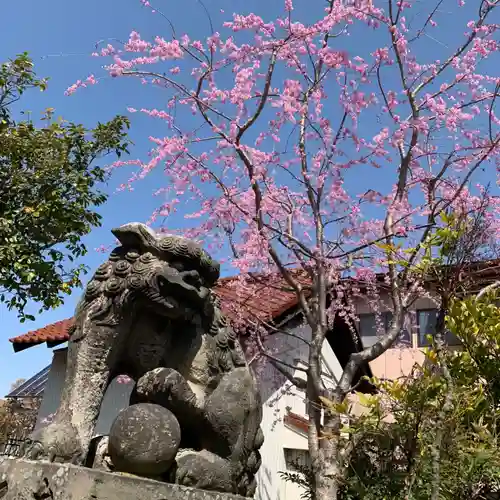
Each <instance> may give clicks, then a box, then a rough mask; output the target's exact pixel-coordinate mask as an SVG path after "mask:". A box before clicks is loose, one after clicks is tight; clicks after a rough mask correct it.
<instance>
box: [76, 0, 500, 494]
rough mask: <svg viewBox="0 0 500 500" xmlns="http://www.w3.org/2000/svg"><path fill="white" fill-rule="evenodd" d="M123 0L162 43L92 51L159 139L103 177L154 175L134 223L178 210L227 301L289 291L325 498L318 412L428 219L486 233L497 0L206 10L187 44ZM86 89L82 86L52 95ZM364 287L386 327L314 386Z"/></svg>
mask: <svg viewBox="0 0 500 500" xmlns="http://www.w3.org/2000/svg"><path fill="white" fill-rule="evenodd" d="M141 1H142V4H143V5H144V7H145V8H149V9H152V10H153V11H154V12H155V14H156V15H161V16H163V17H164V18H165V21H166V22H165V26H166V30H165V33H162V34H158V36H156V37H155V38H154V39H152V40H150V39H147V38H145V37H142V36H141V35H140V34H139V33H137V32H136V31H132V32H131V34H130V37H129V40H128V41H127V42H126V43H124V44H123V45H121V46H118V45H117V44H116V43H114V45H112V44H107V45H100V46H98V47H97V49H96V52H95V53H94V54H93V55H94V56H96V57H103V58H109V59H110V60H109V63H108V64H107V66H105V70H106V71H107V73H108V74H109V75H111V76H112V77H114V78H116V79H120V78H124V77H128V78H131V77H132V78H137V79H138V80H139V81H140V82H141V83H142V84H144V85H146V86H154V87H159V88H161V89H162V90H163V91H164V97H163V102H166V103H167V104H166V107H165V109H146V108H141V106H140V102H138V97H137V96H134V101H136V99H137V102H131V104H130V106H131V107H130V108H129V112H131V113H145V114H147V115H149V116H151V117H153V118H155V119H157V120H161V122H162V123H163V125H164V126H166V127H167V128H168V133H167V134H166V135H165V136H159V137H150V141H151V143H152V148H151V152H150V156H149V158H148V159H138V160H133V161H130V160H129V161H120V162H116V163H115V164H114V165H113V168H130V167H135V169H136V170H135V172H134V173H133V174H132V176H131V178H130V181H129V183H126V184H124V185H123V186H122V188H123V189H127V188H129V187H131V186H132V185H133V183H134V182H136V181H140V180H141V179H143V178H144V177H146V176H147V175H148V174H149V173H150V172H152V171H154V170H156V169H162V170H163V172H164V174H165V181H164V184H163V185H161V186H158V192H157V194H161V195H162V196H163V199H164V200H165V201H164V202H163V203H161V204H160V206H159V207H158V209H157V210H156V211H155V213H154V214H153V215H152V218H151V221H150V222H151V223H152V224H156V225H159V226H162V227H166V226H167V225H168V223H169V222H168V216H169V215H170V214H172V213H174V212H176V211H181V210H182V212H183V213H185V214H186V218H188V219H190V223H191V225H190V227H189V229H187V230H184V234H185V235H187V236H189V237H192V238H196V239H199V240H201V241H203V242H206V243H207V244H209V245H211V248H212V250H214V251H215V252H219V253H220V254H222V255H226V256H227V255H231V257H230V263H231V264H232V265H233V266H234V267H235V268H236V269H237V270H238V271H239V273H240V276H241V280H240V281H239V283H238V286H239V288H240V289H241V290H242V291H244V290H245V287H246V286H247V283H248V280H247V277H248V276H249V273H252V276H255V274H254V273H255V272H261V273H265V274H269V273H276V274H277V275H279V276H281V277H282V279H283V280H284V281H285V283H286V284H287V286H288V287H289V288H290V289H291V290H293V292H294V293H295V294H296V296H297V299H298V302H299V305H300V308H301V311H302V314H303V316H304V318H305V322H306V323H307V325H308V326H309V328H310V332H311V337H310V338H309V339H307V340H306V339H303V340H304V342H307V345H308V350H309V359H308V366H307V368H306V369H304V371H305V374H306V378H307V382H306V383H305V384H304V387H303V388H305V390H306V394H307V399H308V401H309V402H310V403H311V404H309V405H308V412H309V419H310V425H309V431H308V443H309V452H310V456H311V462H312V471H313V476H314V485H313V487H314V488H313V489H314V492H315V497H316V499H318V500H324V499H329V500H330V499H335V498H337V496H338V491H339V485H340V484H341V482H342V476H343V471H344V467H343V464H344V459H345V457H346V454H347V453H348V452H349V449H348V447H347V448H345V447H342V446H341V441H340V429H341V418H340V417H341V415H340V410H336V409H335V408H340V406H341V404H342V403H343V401H344V400H345V398H346V396H347V395H348V394H349V393H350V392H351V391H352V389H353V387H352V386H353V379H354V376H355V374H356V372H357V370H358V368H359V367H360V366H361V365H362V364H363V363H367V362H369V361H371V360H373V359H375V358H377V357H378V356H380V355H381V354H383V353H384V352H385V351H386V350H387V349H388V348H390V347H391V346H392V345H393V343H394V342H395V340H396V339H397V337H398V335H399V332H400V331H401V328H402V325H403V321H404V320H405V316H406V314H407V311H408V309H409V308H410V306H411V304H412V302H413V301H414V300H415V299H416V297H417V296H418V294H419V293H421V292H422V280H421V277H422V274H421V272H420V269H421V267H419V265H420V263H421V261H422V257H423V256H424V255H425V251H426V249H427V248H428V245H427V244H426V242H428V240H429V238H430V237H432V235H433V234H434V232H435V230H436V228H437V227H439V226H440V225H442V224H443V218H442V215H443V214H450V213H471V212H473V211H474V210H475V209H477V208H479V207H480V206H481V209H482V210H483V211H484V217H487V218H489V219H491V221H492V223H491V224H489V225H488V227H489V230H490V231H491V232H492V233H491V234H492V237H494V238H496V235H497V231H498V224H497V223H496V219H497V217H498V211H499V208H500V205H499V203H498V199H497V198H496V197H495V196H490V197H489V205H488V207H487V209H486V210H484V206H483V201H482V200H484V196H483V195H484V192H485V190H486V183H487V182H492V183H493V184H494V182H495V174H496V169H497V168H498V167H499V166H500V164H499V151H500V134H499V130H498V125H499V118H498V116H497V114H496V111H495V107H496V99H497V98H498V96H499V93H500V79H499V77H498V70H496V69H495V68H498V62H497V63H496V64H495V62H494V61H495V59H497V60H498V48H499V45H498V42H497V40H496V39H495V36H497V34H498V25H497V24H495V23H494V16H495V11H496V7H498V4H499V2H498V0H481V1H479V2H473V3H474V6H473V7H471V6H469V5H468V4H467V5H466V4H465V2H464V1H463V0H459V1H458V2H457V0H433V1H432V2H421V3H418V2H415V1H410V0H399V1H397V0H378V1H377V0H373V1H363V0H359V1H354V2H347V1H344V2H342V1H340V0H328V1H327V2H326V3H325V2H320V1H319V0H317V1H316V0H309V1H308V16H307V20H306V19H302V18H301V17H300V16H298V15H297V14H296V12H297V9H296V5H294V3H293V0H285V4H284V9H283V12H282V15H281V16H280V17H278V18H277V19H266V18H265V13H263V14H262V15H258V14H257V13H249V14H234V15H233V16H232V18H230V19H229V20H228V21H227V22H225V23H224V24H223V25H222V26H219V27H216V26H214V25H213V20H212V16H211V15H210V13H208V11H206V15H207V16H208V20H209V23H210V26H211V31H212V32H211V34H210V36H209V37H208V38H206V39H200V38H201V37H200V36H199V34H196V33H193V34H184V35H182V36H180V34H178V33H177V32H176V30H175V26H174V25H173V24H172V23H170V21H169V18H168V12H162V11H160V10H158V9H157V8H156V6H154V5H152V4H150V2H149V1H148V0H141ZM295 2H297V3H298V0H295ZM255 4H256V5H255V8H257V7H258V5H257V2H255ZM201 5H202V6H203V4H201ZM253 7H254V5H253V3H250V5H249V8H250V9H252V8H253ZM205 10H206V9H205ZM496 14H498V12H496ZM313 15H315V16H316V17H315V18H314V19H312V17H313ZM469 16H470V17H469ZM462 21H464V22H463V25H459V24H458V23H459V22H462ZM438 23H440V24H441V25H442V26H444V28H445V29H444V30H443V31H441V29H440V24H438ZM353 39H357V40H362V43H358V44H353V42H352V41H353ZM354 45H356V50H353V48H352V47H353V46H354ZM438 49H439V50H438ZM435 52H439V53H440V54H444V57H440V58H439V59H437V58H435V57H434V53H435ZM102 78H105V77H102ZM102 78H101V77H100V76H99V75H97V76H95V75H90V76H89V77H88V78H87V79H86V80H82V81H79V82H77V83H76V84H74V85H72V86H71V87H69V88H68V90H67V94H72V93H74V92H75V91H76V90H77V89H78V88H79V87H85V86H88V85H94V84H96V83H98V82H99V81H100V80H101V79H102ZM186 117H190V119H189V120H187V119H186ZM370 172H371V173H370ZM373 172H376V176H375V175H374V174H373ZM366 178H368V179H371V180H372V181H373V185H372V186H366V182H363V181H364V180H366ZM374 179H375V180H374ZM485 179H487V181H485ZM168 229H169V230H172V228H171V227H168ZM380 273H382V274H380ZM381 275H382V276H384V278H383V282H384V284H385V286H386V287H387V288H388V290H389V295H390V298H391V301H392V306H393V322H392V325H391V327H390V329H389V331H388V332H387V333H386V334H384V335H382V336H381V337H380V338H379V340H378V341H377V342H376V343H375V344H374V345H372V346H371V347H370V348H367V349H364V350H362V351H361V352H357V353H354V354H352V355H351V358H350V360H349V362H348V363H347V365H346V367H345V368H344V371H343V374H342V376H341V377H340V379H339V380H338V382H337V383H336V386H335V387H334V388H333V389H332V388H327V387H326V386H325V384H324V383H323V379H322V376H321V352H322V346H323V342H324V340H325V335H326V333H327V332H328V330H329V328H331V325H332V321H333V319H334V318H335V317H336V316H337V315H339V314H340V315H342V316H343V317H344V318H345V319H346V320H347V321H348V322H349V323H350V324H351V325H352V326H353V328H354V324H355V322H356V318H355V314H354V310H353V307H352V300H351V298H352V297H351V296H352V293H351V292H349V290H351V291H352V290H353V289H354V290H355V289H356V280H358V281H360V282H363V283H364V284H365V285H366V283H368V284H370V283H372V284H373V283H374V282H375V280H376V279H378V278H377V276H381ZM346 277H349V278H351V279H350V280H349V288H348V287H347V285H345V278H346ZM245 321H248V316H246V320H245ZM253 326H254V327H255V329H256V330H257V331H258V324H255V325H253ZM259 345H260V347H261V354H262V355H264V356H266V357H267V358H268V359H271V360H272V361H273V363H275V364H276V366H279V364H280V362H279V360H278V359H275V358H274V357H273V355H272V353H269V352H267V351H266V347H265V344H260V343H259ZM281 368H282V371H283V372H284V373H288V372H287V370H286V368H287V367H283V366H282V367H281ZM289 378H290V380H291V381H292V382H293V383H295V384H300V381H298V380H297V379H296V378H293V377H291V376H290V377H289ZM325 401H332V402H333V404H330V405H326V406H325ZM325 436H326V437H327V439H325V438H324V437H325Z"/></svg>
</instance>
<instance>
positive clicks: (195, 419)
mask: <svg viewBox="0 0 500 500" xmlns="http://www.w3.org/2000/svg"><path fill="white" fill-rule="evenodd" d="M113 234H114V235H115V236H116V238H117V239H118V240H119V242H120V244H121V245H120V246H119V247H117V248H115V250H113V251H112V252H111V254H110V256H109V258H108V260H107V261H106V262H105V263H103V264H102V265H101V266H99V268H98V269H97V270H96V272H95V274H94V276H93V278H92V279H91V280H90V282H89V283H88V284H87V287H86V289H85V293H84V295H83V297H82V300H81V301H80V303H79V305H78V307H77V310H76V312H75V323H74V328H73V330H72V333H71V338H70V341H69V345H68V364H67V370H66V379H65V383H64V389H63V393H62V396H61V405H60V407H59V409H58V411H57V414H56V416H55V418H54V420H53V422H52V423H51V424H49V426H48V427H47V428H46V429H44V430H43V431H42V432H40V433H37V434H36V435H34V436H33V437H32V439H33V441H34V442H33V443H32V444H31V445H30V447H29V450H28V452H27V454H26V457H25V458H33V459H49V460H56V461H57V460H60V461H62V462H72V463H75V464H77V465H83V464H85V465H88V464H89V461H92V460H94V459H93V458H92V457H91V456H90V455H92V453H89V452H90V444H91V440H92V438H93V436H94V431H95V424H96V421H97V418H98V416H99V410H100V407H101V403H102V400H103V398H104V394H105V392H106V389H107V387H108V385H109V384H110V382H111V380H112V378H113V377H114V376H116V375H118V374H124V375H128V376H130V377H131V378H132V379H133V380H134V381H135V382H136V387H135V390H134V392H133V394H132V399H131V403H132V404H134V403H152V404H158V405H161V406H162V407H164V408H166V409H168V410H169V411H171V412H172V413H173V414H174V415H175V417H176V419H177V421H178V422H179V424H180V432H181V442H180V446H179V451H178V454H177V456H176V458H175V462H176V463H175V464H174V465H175V467H174V468H173V472H172V474H170V473H169V474H168V475H167V476H168V477H164V479H165V480H169V481H173V482H175V483H177V484H181V485H189V486H196V487H201V488H205V489H210V490H214V491H222V492H228V493H237V494H241V495H245V496H247V497H251V496H253V494H254V491H255V473H256V472H257V469H258V467H259V465H260V455H259V448H260V447H261V445H262V441H263V435H262V431H261V429H260V423H261V420H262V403H261V400H260V395H259V391H258V389H257V385H256V383H255V380H254V378H253V376H252V374H251V372H250V370H249V368H248V365H247V364H246V361H245V357H244V354H243V350H242V348H241V345H240V343H239V342H238V338H237V335H236V333H235V331H234V330H233V329H232V327H231V325H229V324H228V322H227V321H226V319H225V318H224V316H223V314H222V312H221V310H220V304H219V302H218V299H217V298H216V296H215V294H214V293H212V291H211V288H212V287H213V286H214V284H215V282H216V280H217V279H218V277H219V264H218V263H217V262H216V261H214V260H212V258H211V257H210V256H209V255H208V254H207V253H206V252H205V251H204V250H203V249H202V248H201V247H200V246H198V245H197V244H196V243H194V242H192V241H190V240H187V239H185V238H181V237H178V236H164V235H159V234H156V233H155V232H154V231H153V230H151V229H150V228H148V227H147V226H145V225H144V224H139V223H130V224H125V225H124V226H121V227H119V228H117V229H115V230H113ZM145 424H146V422H145ZM119 439H123V440H124V443H123V444H120V443H118V441H119ZM127 439H129V438H128V437H126V436H124V433H121V434H120V438H118V435H116V440H115V441H114V442H113V446H114V447H115V451H116V450H118V449H121V448H120V447H125V448H127V449H128V450H129V452H128V453H129V454H130V450H131V447H130V446H128V445H127V444H126V440H127ZM101 444H104V441H103V442H102V443H101ZM127 446H128V447H127ZM167 446H169V445H168V443H167ZM108 448H109V446H108ZM107 451H109V450H107ZM107 451H106V450H105V449H104V448H103V446H99V449H98V450H97V453H96V457H95V462H96V465H97V466H98V467H100V468H106V467H107ZM138 453H139V454H140V453H141V452H140V451H139V452H138ZM108 455H109V453H108ZM115 458H116V459H117V460H118V461H120V458H119V454H115ZM111 461H112V460H111ZM122 466H123V463H122V464H121V465H119V466H118V467H119V468H120V467H122ZM133 469H134V470H135V471H137V468H135V466H134V467H133ZM129 470H130V469H129ZM147 475H149V473H148V474H147Z"/></svg>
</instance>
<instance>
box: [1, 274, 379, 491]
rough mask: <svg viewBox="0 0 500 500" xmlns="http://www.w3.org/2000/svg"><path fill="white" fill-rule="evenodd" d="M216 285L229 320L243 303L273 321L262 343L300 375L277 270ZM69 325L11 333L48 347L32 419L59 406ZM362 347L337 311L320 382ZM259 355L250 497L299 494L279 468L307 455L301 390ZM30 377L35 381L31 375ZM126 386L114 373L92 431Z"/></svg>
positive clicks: (293, 310) (293, 311)
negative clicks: (256, 445)
mask: <svg viewBox="0 0 500 500" xmlns="http://www.w3.org/2000/svg"><path fill="white" fill-rule="evenodd" d="M215 292H216V293H217V295H218V296H219V298H220V299H221V306H222V309H223V310H224V312H225V314H226V315H227V316H228V317H230V318H233V319H234V320H235V321H236V318H235V314H236V312H235V311H237V310H239V311H240V312H241V310H244V311H246V314H249V319H251V320H256V319H260V320H262V321H266V322H268V323H269V324H272V328H271V329H270V330H269V331H268V336H267V338H266V341H265V345H266V348H267V349H268V350H269V352H271V353H272V354H273V355H274V356H276V357H277V358H279V359H281V360H282V361H284V362H285V363H286V364H287V365H289V366H293V367H296V372H295V373H291V375H292V376H295V377H302V378H304V377H305V374H304V372H303V371H301V370H300V368H301V366H302V367H303V366H305V360H307V345H306V343H305V342H303V340H300V339H301V338H302V339H305V340H307V338H308V336H310V329H309V327H307V326H305V325H304V321H303V318H302V315H301V313H300V308H299V307H298V304H297V299H296V297H295V294H294V293H292V292H291V291H290V290H289V287H287V286H285V284H284V283H283V280H282V278H281V277H279V276H268V277H265V278H259V279H255V281H254V282H253V283H252V284H251V285H249V289H248V290H247V291H245V295H244V296H242V295H241V294H240V293H238V292H237V291H236V278H222V279H220V280H219V282H218V285H217V286H216V288H215ZM242 303H244V304H245V307H244V308H241V307H239V306H240V305H241V304H242ZM71 325H72V319H66V320H63V321H59V322H57V323H54V324H51V325H48V326H46V327H44V328H41V329H38V330H36V331H32V332H28V333H26V334H24V335H20V336H18V337H15V338H12V339H10V341H11V342H12V345H13V348H14V351H16V352H20V351H23V350H24V349H27V348H30V347H32V346H34V345H37V344H42V343H45V344H46V345H47V347H48V348H53V349H54V350H53V358H52V363H51V365H50V367H47V369H46V379H45V382H44V389H43V399H42V402H41V406H40V410H39V414H38V419H37V424H36V426H37V427H39V426H43V425H45V423H46V422H47V420H49V419H50V415H52V414H53V413H55V411H56V410H57V408H58V405H59V401H60V396H61V391H62V387H63V384H64V375H65V370H66V353H67V348H66V347H64V346H63V344H64V343H65V342H66V341H67V340H68V338H69V335H68V330H69V328H70V327H71ZM290 334H291V335H290ZM240 338H242V341H243V343H245V342H246V341H248V337H245V332H241V335H240ZM361 348H362V344H361V342H360V340H359V338H358V336H357V335H356V333H355V332H354V333H352V332H351V330H350V329H349V328H348V327H347V325H346V324H345V322H344V320H343V319H342V318H340V317H338V318H337V319H336V320H335V325H334V328H333V330H332V333H331V334H329V335H328V338H327V342H325V345H324V349H323V373H324V379H325V384H327V385H330V386H333V385H334V384H335V381H336V380H337V379H338V378H339V377H340V375H341V373H342V369H343V365H345V364H346V363H347V361H348V359H349V356H350V354H351V353H352V352H355V351H358V350H360V349H361ZM261 361H262V360H261V359H258V358H256V357H254V358H253V359H250V360H249V363H250V365H251V366H252V368H253V369H254V371H255V373H256V374H257V379H258V380H259V384H260V389H261V394H262V400H263V402H264V405H263V421H262V428H263V431H264V435H265V441H264V445H263V447H262V449H261V455H262V466H261V468H260V471H259V474H258V489H257V494H256V498H257V499H259V500H279V499H281V500H285V499H287V500H299V499H300V498H301V495H302V493H303V490H301V489H300V487H299V486H297V485H295V484H292V483H290V482H286V481H284V480H283V479H282V478H281V476H280V472H282V471H283V472H284V471H286V470H293V468H294V466H295V464H296V462H297V461H301V460H307V453H306V452H307V448H308V446H307V427H308V420H307V418H306V414H307V412H306V400H305V394H304V393H303V392H302V391H299V390H297V389H295V388H294V387H291V384H290V383H288V382H287V379H286V378H285V377H284V376H283V375H282V374H280V373H279V372H278V371H277V370H276V369H275V368H274V367H273V366H272V365H271V364H270V363H266V362H264V363H262V362H261ZM44 373H45V372H44ZM363 375H366V376H371V372H370V369H369V367H363V368H362V369H360V370H359V372H358V374H357V381H358V382H359V386H358V390H360V391H366V392H368V391H370V392H371V391H372V390H373V388H372V387H371V385H370V384H368V383H367V382H366V381H364V380H361V377H362V376H363ZM28 382H30V381H28ZM33 382H34V381H33ZM28 385H29V384H28ZM32 385H33V386H36V383H33V384H32ZM37 387H38V386H37ZM131 389H132V386H131V384H130V383H120V381H119V380H114V381H113V382H112V384H111V385H110V387H109V388H108V391H107V393H106V396H105V399H104V401H103V405H102V407H101V412H100V416H99V420H98V423H97V429H96V435H102V434H107V433H108V432H109V429H110V427H111V424H112V422H113V420H114V419H115V417H116V415H117V414H118V412H119V411H120V410H121V409H122V408H124V407H126V406H127V405H128V399H129V395H130V392H131ZM37 390H40V389H39V388H38V389H37Z"/></svg>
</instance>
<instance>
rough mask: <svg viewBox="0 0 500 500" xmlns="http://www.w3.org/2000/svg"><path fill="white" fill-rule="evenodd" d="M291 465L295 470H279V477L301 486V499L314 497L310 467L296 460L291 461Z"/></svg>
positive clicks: (310, 499) (312, 475) (309, 499)
mask: <svg viewBox="0 0 500 500" xmlns="http://www.w3.org/2000/svg"><path fill="white" fill-rule="evenodd" d="M291 465H293V467H294V469H295V471H294V472H290V471H282V472H281V471H280V472H279V475H280V477H281V478H282V479H284V480H285V481H288V482H290V483H295V484H296V485H298V486H300V487H301V488H302V493H301V495H300V498H301V500H312V499H313V498H314V491H313V488H312V485H313V484H314V474H313V472H312V469H311V467H310V466H306V465H302V464H299V463H297V462H293V463H292V464H291Z"/></svg>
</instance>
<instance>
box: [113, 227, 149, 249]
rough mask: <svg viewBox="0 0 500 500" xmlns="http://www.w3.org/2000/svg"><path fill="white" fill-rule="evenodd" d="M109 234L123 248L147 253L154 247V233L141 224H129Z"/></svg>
mask: <svg viewBox="0 0 500 500" xmlns="http://www.w3.org/2000/svg"><path fill="white" fill-rule="evenodd" d="M111 232H112V233H113V235H114V236H115V237H116V238H117V239H118V241H119V242H120V243H121V244H122V246H124V247H125V248H137V249H141V250H143V251H147V250H150V249H152V248H155V246H156V233H155V232H154V231H153V230H152V229H151V228H149V227H148V226H146V224H142V223H141V222H130V223H129V224H124V225H123V226H120V227H117V228H115V229H112V230H111Z"/></svg>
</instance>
